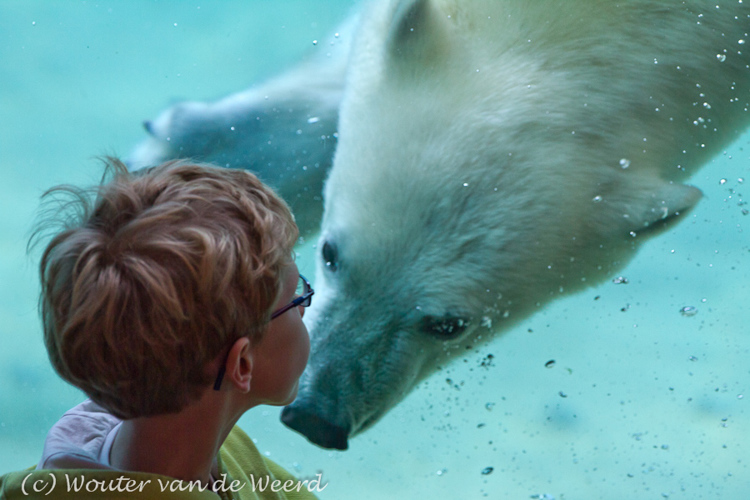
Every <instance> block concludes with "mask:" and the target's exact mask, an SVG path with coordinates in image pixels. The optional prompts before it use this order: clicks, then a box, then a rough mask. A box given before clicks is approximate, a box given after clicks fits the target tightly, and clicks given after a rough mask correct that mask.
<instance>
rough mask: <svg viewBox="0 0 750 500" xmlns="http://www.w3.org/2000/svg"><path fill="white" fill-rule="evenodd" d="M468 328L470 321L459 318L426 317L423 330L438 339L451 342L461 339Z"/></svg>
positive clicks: (422, 325) (423, 320)
mask: <svg viewBox="0 0 750 500" xmlns="http://www.w3.org/2000/svg"><path fill="white" fill-rule="evenodd" d="M468 326H469V320H468V319H466V318H460V317H458V316H425V317H424V318H422V324H421V329H422V331H424V332H425V333H427V334H429V335H431V336H433V337H435V338H437V339H440V340H451V339H455V338H457V337H459V336H460V335H461V334H462V333H463V332H464V331H466V328H467V327H468Z"/></svg>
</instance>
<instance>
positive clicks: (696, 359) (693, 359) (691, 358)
mask: <svg viewBox="0 0 750 500" xmlns="http://www.w3.org/2000/svg"><path fill="white" fill-rule="evenodd" d="M688 361H693V362H695V361H698V358H697V357H695V356H690V357H689V358H688Z"/></svg>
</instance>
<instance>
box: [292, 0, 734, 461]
mask: <svg viewBox="0 0 750 500" xmlns="http://www.w3.org/2000/svg"><path fill="white" fill-rule="evenodd" d="M542 3H544V2H542ZM641 3H643V2H641ZM643 4H644V5H645V3H643ZM605 8H606V9H611V8H614V7H613V6H600V7H597V8H596V9H593V8H592V10H597V9H599V10H601V9H605ZM545 9H546V10H547V11H548V10H549V9H548V8H546V7H543V6H539V7H535V6H531V5H529V3H528V2H511V1H507V2H490V1H484V2H482V1H475V2H464V3H460V4H459V3H457V2H448V1H446V2H441V3H439V4H437V3H436V2H431V1H428V0H411V1H401V2H397V1H390V2H380V3H376V5H375V6H374V7H373V8H372V10H371V11H370V12H368V13H366V15H364V16H362V18H363V20H364V21H363V24H362V26H361V29H360V32H359V34H358V39H357V42H356V44H355V46H354V49H353V53H352V59H351V64H350V69H349V75H348V81H347V88H346V91H345V96H344V101H343V104H342V106H341V110H340V112H341V114H340V124H339V144H338V149H337V152H336V156H335V160H334V164H333V168H332V170H331V173H330V177H329V178H328V180H327V183H326V187H325V193H324V194H325V214H324V219H323V224H322V230H321V236H320V241H319V244H318V247H317V249H318V252H319V256H318V270H317V278H316V283H315V284H316V289H317V290H318V293H317V295H316V304H314V305H313V307H312V309H311V311H310V312H309V313H308V315H307V316H306V318H305V320H306V321H307V323H308V325H309V327H310V330H311V335H312V351H311V359H310V364H309V366H308V368H307V371H306V373H305V376H304V377H303V381H302V385H301V389H300V394H299V397H298V400H297V401H296V402H295V403H293V404H292V405H291V406H289V407H287V408H286V409H285V410H284V413H283V415H282V420H283V421H284V422H285V423H287V425H289V426H291V427H292V428H294V429H297V430H299V431H300V432H302V433H303V434H305V435H306V436H307V437H308V438H309V439H310V440H312V441H313V442H315V443H317V444H319V445H321V446H324V447H330V448H340V449H345V448H346V447H347V439H348V437H349V436H351V435H353V434H356V433H358V432H361V431H362V430H364V429H367V428H368V427H369V426H371V425H373V424H374V423H375V422H376V421H377V420H378V419H380V418H381V417H382V416H383V415H384V414H385V413H386V412H387V411H388V410H389V409H390V408H391V407H393V405H395V404H397V403H398V402H399V401H400V400H401V399H402V398H403V397H404V396H405V395H406V394H407V393H408V392H409V391H410V390H411V389H413V388H414V386H415V385H416V384H417V383H418V382H419V381H420V380H421V379H423V378H424V377H426V376H427V375H429V374H431V373H432V372H433V371H434V370H435V369H436V367H438V366H440V365H443V364H445V363H447V362H448V361H449V360H451V359H452V358H455V357H456V356H458V355H460V354H462V353H464V352H466V350H467V349H474V348H475V347H476V346H477V345H478V344H479V343H481V342H483V341H486V340H487V339H489V338H491V337H492V335H493V334H496V333H498V332H501V331H503V330H505V329H506V328H508V327H509V326H510V325H512V324H513V323H514V322H517V321H518V320H520V319H522V318H524V317H526V316H528V315H529V314H531V313H533V312H535V311H537V310H539V309H540V308H541V307H543V306H544V304H545V303H547V302H548V301H550V300H552V299H554V298H556V297H559V296H560V295H561V294H564V293H568V292H572V291H576V290H579V289H581V288H583V287H585V286H589V285H592V284H596V283H599V282H601V281H602V280H603V279H605V278H607V277H609V276H611V275H612V274H613V273H614V272H615V271H616V270H617V269H619V268H620V267H622V266H623V265H624V264H625V263H626V262H627V261H628V259H629V258H630V257H631V256H632V255H633V253H634V251H635V250H636V248H637V246H638V244H639V243H641V242H642V241H643V240H645V239H647V238H648V237H649V236H651V235H653V234H655V233H656V232H658V231H659V230H660V229H662V228H663V227H665V226H666V225H668V224H669V223H670V222H672V221H673V220H676V219H677V218H678V216H679V215H681V214H684V213H685V212H686V211H687V210H688V209H689V208H690V207H692V206H693V205H694V204H695V203H696V202H697V201H698V199H699V198H700V192H699V191H698V190H697V189H695V188H692V187H689V186H685V185H683V184H680V183H679V182H678V181H679V179H680V178H681V176H684V174H685V170H686V167H691V166H692V165H693V164H691V163H686V160H680V157H681V156H680V155H683V154H684V151H685V150H686V149H687V150H689V153H691V154H690V155H688V156H690V158H692V160H691V161H693V162H694V164H695V165H696V166H697V165H699V164H700V163H701V162H702V161H705V158H707V157H708V155H709V154H711V153H712V152H714V151H715V150H716V148H715V147H712V148H704V149H703V150H699V149H695V148H694V141H693V138H694V137H695V133H693V135H692V136H691V141H690V144H688V145H683V144H679V143H674V142H675V141H673V140H672V139H671V138H672V137H673V136H676V137H681V136H687V135H688V134H687V133H686V132H685V131H686V130H687V129H686V128H685V127H687V125H685V124H684V123H683V122H685V121H686V120H685V118H686V117H687V116H688V115H687V113H688V112H687V111H685V110H684V109H683V108H685V106H681V100H685V101H687V100H688V98H686V97H684V96H683V94H681V93H680V92H681V88H682V87H681V85H682V83H681V82H680V81H678V80H677V79H675V78H673V77H672V75H671V73H669V71H670V70H668V69H663V68H660V67H657V66H656V65H654V64H653V62H652V61H651V60H650V59H649V58H653V54H657V53H658V54H661V53H662V52H660V51H664V52H665V53H666V52H668V51H670V50H673V49H674V48H673V47H667V46H665V47H661V46H658V47H657V46H656V45H654V47H651V46H650V45H649V44H650V43H651V41H650V40H649V39H648V36H646V35H644V36H640V35H635V34H632V33H631V34H622V33H620V34H621V35H622V36H623V41H622V44H621V45H622V46H616V45H613V46H609V47H604V46H603V45H602V44H598V43H592V40H593V39H595V38H596V37H604V38H607V37H612V36H616V35H617V34H616V33H615V34H614V35H613V34H612V33H611V30H617V29H618V28H617V25H618V23H620V22H621V21H622V19H620V20H618V18H617V16H612V13H611V12H598V13H597V12H593V13H590V15H591V16H595V15H601V17H602V19H609V18H610V17H611V18H612V19H611V20H610V21H609V22H598V21H597V19H591V18H587V17H586V15H589V13H586V15H583V16H582V15H581V13H580V12H579V11H576V13H575V15H572V13H571V12H565V10H566V9H563V8H562V7H561V8H560V9H561V10H562V11H561V12H555V13H554V19H553V18H551V17H550V16H551V15H552V14H550V13H549V12H545ZM641 14H643V15H648V13H641ZM498 19H502V20H501V21H498ZM540 19H541V21H540ZM545 19H547V20H548V21H549V22H545V21H544V20H545ZM686 19H687V18H686ZM664 22H665V23H666V25H667V29H671V28H675V27H679V28H680V29H684V28H685V26H687V23H688V22H692V21H688V20H685V21H684V23H685V24H684V25H683V24H681V23H683V20H682V18H681V17H679V18H678V19H676V20H674V22H673V24H669V22H670V21H669V20H667V21H664ZM581 23H584V24H585V25H583V26H582V25H581ZM535 26H536V27H535ZM625 27H626V28H627V25H626V26H625ZM631 28H632V26H631ZM628 29H630V28H628ZM675 29H676V28H675ZM581 33H583V35H581ZM627 36H632V38H633V39H629V38H626V37H627ZM527 40H528V41H527ZM560 40H561V41H564V42H565V43H564V44H563V43H558V41H560ZM679 43H682V41H680V40H675V44H679ZM576 44H578V45H576ZM639 44H640V45H639ZM573 49H575V50H573ZM612 50H614V51H621V52H623V53H624V55H623V56H622V57H621V58H620V59H619V61H618V64H625V65H626V67H625V68H624V69H623V71H624V73H623V74H631V75H632V74H635V75H638V78H631V79H630V80H626V81H611V72H610V71H609V70H608V68H607V67H606V64H607V61H610V60H611V58H613V57H616V56H618V54H617V53H614V54H613V53H611V52H609V51H612ZM638 50H640V51H641V52H642V53H644V51H651V52H647V53H646V55H645V56H644V57H643V59H644V61H645V60H648V63H649V64H650V66H648V65H647V64H645V63H644V62H642V61H641V60H640V59H638V58H635V57H633V59H632V60H631V59H628V57H630V55H629V54H630V53H631V52H632V51H636V52H637V51H638ZM684 50H685V51H686V53H690V57H696V56H695V53H696V52H695V51H698V52H697V53H699V54H701V55H702V54H703V52H701V50H702V49H701V48H700V47H699V48H695V47H690V48H688V49H684ZM690 51H693V52H692V53H691V52H690ZM710 55H711V57H714V56H715V54H710ZM628 65H629V66H628ZM729 78H730V79H731V76H730V77H729ZM644 89H650V90H649V91H644ZM584 96H585V97H584ZM654 96H656V98H657V99H660V100H662V101H664V102H665V103H666V104H665V106H667V107H669V106H671V108H670V110H671V111H670V112H671V113H673V116H677V117H678V119H677V120H672V121H668V120H665V121H660V118H654V117H653V116H651V115H649V114H648V113H646V112H645V111H643V110H645V109H647V108H648V109H649V110H651V109H652V108H650V107H648V106H649V105H648V100H649V99H650V98H651V99H653V98H654ZM650 112H651V111H649V113H650ZM714 119H715V121H717V122H718V121H720V119H721V116H720V114H719V112H717V114H716V115H714ZM691 133H692V132H691ZM644 138H648V139H649V140H650V141H651V142H650V143H649V145H648V150H647V149H646V148H645V147H644V144H643V142H644V141H643V139H644ZM706 143H708V141H706ZM719 146H720V145H717V146H716V147H719ZM701 155H703V156H701ZM666 165H668V166H669V167H670V169H669V172H668V173H665V172H666ZM673 166H678V167H679V168H672V167H673ZM687 170H689V168H687Z"/></svg>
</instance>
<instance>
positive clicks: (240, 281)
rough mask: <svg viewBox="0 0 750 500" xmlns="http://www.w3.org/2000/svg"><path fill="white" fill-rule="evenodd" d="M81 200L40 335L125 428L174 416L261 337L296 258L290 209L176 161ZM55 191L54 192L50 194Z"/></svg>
mask: <svg viewBox="0 0 750 500" xmlns="http://www.w3.org/2000/svg"><path fill="white" fill-rule="evenodd" d="M109 170H110V172H111V174H112V175H111V177H112V179H111V180H110V181H108V182H107V183H104V184H103V185H102V186H101V187H99V188H98V189H97V191H96V197H95V200H93V201H91V200H90V198H89V197H88V196H87V193H86V192H85V191H82V190H78V189H75V188H71V187H59V188H55V189H53V190H51V192H52V193H60V192H64V193H69V194H72V195H73V196H72V198H71V201H70V202H69V204H68V205H70V206H66V208H74V209H75V210H74V211H75V212H76V215H75V216H74V218H73V220H72V221H66V225H65V229H64V230H62V231H61V232H60V233H58V234H56V235H55V237H54V238H53V239H52V241H51V242H50V243H49V245H48V246H47V248H46V249H45V251H44V254H43V257H42V261H41V265H40V271H41V280H42V295H41V301H40V302H41V311H42V320H43V323H44V338H45V343H46V346H47V351H48V353H49V357H50V360H51V361H52V365H53V366H54V368H55V369H56V370H57V372H58V373H59V374H60V376H62V377H63V378H64V379H65V380H67V381H69V382H70V383H72V384H73V385H76V386H78V387H79V388H81V389H82V390H83V391H84V392H86V393H87V394H88V395H89V396H90V397H91V398H92V399H93V400H94V401H96V402H97V403H99V404H101V405H102V406H104V407H105V408H107V409H108V410H109V411H110V412H112V413H113V414H114V415H116V416H118V417H121V418H135V417H145V416H153V415H158V414H162V413H171V412H175V411H179V410H180V409H182V408H183V407H184V406H185V405H186V404H187V403H189V402H190V401H192V400H193V399H195V398H197V397H198V395H199V394H200V393H201V392H202V391H203V390H204V389H205V388H206V387H210V385H211V383H212V381H213V378H214V377H215V375H216V373H215V372H213V373H211V372H209V371H208V370H207V369H206V368H207V365H208V364H209V363H210V362H211V361H212V360H214V359H215V358H216V357H217V356H218V355H219V354H220V353H221V352H222V351H223V350H224V349H225V348H226V347H228V346H229V345H230V344H231V343H232V342H234V341H235V340H237V339H238V338H240V337H243V336H249V337H250V339H251V341H252V342H257V341H259V340H260V338H261V336H262V334H263V332H264V331H265V329H266V327H267V325H268V321H269V318H270V314H271V310H270V309H271V307H272V305H273V304H274V301H275V300H276V298H277V295H278V294H279V287H280V281H281V272H282V270H283V269H285V268H286V267H287V266H288V265H289V264H291V262H292V247H293V245H294V243H295V241H296V239H297V235H298V233H297V227H296V225H295V223H294V220H293V217H292V214H291V213H290V211H289V209H288V207H287V206H286V204H285V203H284V202H283V201H282V200H281V199H280V198H279V197H278V196H276V195H275V194H274V193H273V192H272V191H271V190H270V189H269V188H267V187H266V186H264V185H263V184H262V183H261V182H260V181H258V179H257V178H256V177H255V176H253V175H252V174H250V173H248V172H246V171H242V170H230V169H221V168H216V167H210V166H206V165H196V164H188V163H180V162H171V163H167V164H164V165H161V166H159V167H155V168H152V169H149V170H148V171H144V172H139V173H129V172H128V171H127V169H126V168H125V166H124V165H122V164H121V163H120V162H118V161H116V160H109ZM48 195H49V193H48Z"/></svg>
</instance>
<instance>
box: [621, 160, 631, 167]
mask: <svg viewBox="0 0 750 500" xmlns="http://www.w3.org/2000/svg"><path fill="white" fill-rule="evenodd" d="M629 166H630V160H628V159H627V158H622V159H620V167H621V168H628V167H629Z"/></svg>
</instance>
